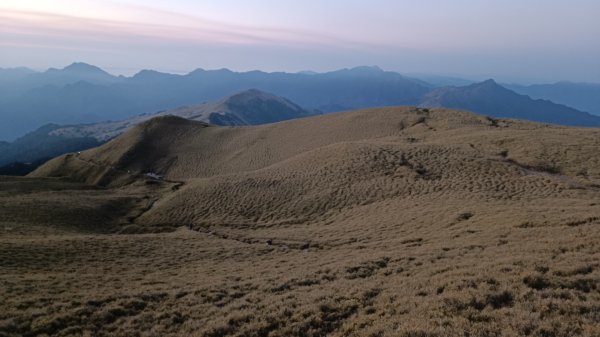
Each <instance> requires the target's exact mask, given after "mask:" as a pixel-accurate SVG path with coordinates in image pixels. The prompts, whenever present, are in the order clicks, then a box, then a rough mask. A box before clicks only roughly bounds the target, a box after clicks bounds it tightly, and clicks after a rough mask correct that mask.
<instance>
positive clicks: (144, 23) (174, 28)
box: [0, 0, 375, 48]
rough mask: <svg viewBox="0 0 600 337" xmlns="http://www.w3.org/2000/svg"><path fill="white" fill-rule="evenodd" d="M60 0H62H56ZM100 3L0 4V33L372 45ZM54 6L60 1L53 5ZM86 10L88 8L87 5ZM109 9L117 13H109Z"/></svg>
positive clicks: (98, 38)
mask: <svg viewBox="0 0 600 337" xmlns="http://www.w3.org/2000/svg"><path fill="white" fill-rule="evenodd" d="M61 2H62V3H63V4H66V3H68V1H64V0H63V1H61ZM101 3H104V4H105V6H104V7H103V10H101V11H98V13H97V14H94V13H89V12H82V13H80V14H78V15H75V14H74V13H72V12H69V11H64V12H65V13H62V12H61V10H55V11H52V12H50V11H39V10H34V9H27V8H12V9H11V8H2V7H1V6H0V33H1V34H3V35H4V36H7V35H8V36H12V37H14V38H19V37H22V36H26V37H35V36H37V37H38V38H39V39H40V43H43V41H44V39H46V38H62V39H68V40H71V41H74V40H77V39H84V40H88V41H90V40H92V41H98V42H103V41H105V42H110V43H114V42H119V41H120V42H127V43H132V44H136V43H140V42H141V43H148V42H149V41H157V42H161V43H177V42H182V43H211V44H256V45H260V44H270V45H285V46H303V47H306V46H314V47H336V48H364V47H375V46H373V45H372V44H369V43H364V42H359V41H348V40H345V39H342V38H337V37H332V36H326V35H324V34H318V33H314V32H308V31H295V30H290V29H279V28H272V27H260V26H243V25H236V24H231V23H227V22H219V21H215V20H210V19H206V18H201V17H197V16H194V15H187V14H181V13H175V12H169V11H164V10H159V9H152V8H145V7H140V6H132V5H122V4H118V5H117V4H112V3H110V2H101ZM59 9H60V7H59ZM90 11H91V9H90ZM111 11H115V13H120V14H119V15H115V16H116V17H118V19H113V18H110V16H111V15H110V13H111Z"/></svg>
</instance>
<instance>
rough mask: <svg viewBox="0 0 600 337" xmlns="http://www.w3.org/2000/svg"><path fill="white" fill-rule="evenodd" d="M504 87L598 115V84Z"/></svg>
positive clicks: (599, 103)
mask: <svg viewBox="0 0 600 337" xmlns="http://www.w3.org/2000/svg"><path fill="white" fill-rule="evenodd" d="M505 87H507V88H508V89H510V90H514V91H516V92H518V93H520V94H523V95H528V96H530V97H532V98H541V99H547V100H550V101H552V102H555V103H559V104H564V105H568V106H571V107H573V108H575V109H577V110H581V111H585V112H589V113H591V114H594V115H600V84H598V83H572V82H558V83H554V84H535V85H529V86H522V85H516V84H509V85H505Z"/></svg>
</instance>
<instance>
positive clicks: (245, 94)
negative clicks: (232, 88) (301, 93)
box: [221, 88, 284, 104]
mask: <svg viewBox="0 0 600 337" xmlns="http://www.w3.org/2000/svg"><path fill="white" fill-rule="evenodd" d="M255 99H259V100H263V101H266V100H272V101H283V100H284V99H283V98H282V97H279V96H276V95H273V94H271V93H268V92H264V91H261V90H258V89H254V88H253V89H248V90H244V91H241V92H238V93H235V94H233V95H231V96H228V97H226V98H224V99H223V100H222V101H221V102H222V103H225V104H228V103H234V104H240V103H245V102H248V101H250V100H255Z"/></svg>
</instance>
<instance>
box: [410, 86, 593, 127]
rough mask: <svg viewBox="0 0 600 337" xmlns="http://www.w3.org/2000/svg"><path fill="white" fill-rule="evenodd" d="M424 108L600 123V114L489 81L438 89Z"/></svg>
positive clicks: (553, 121) (423, 102)
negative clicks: (534, 96) (522, 92)
mask: <svg viewBox="0 0 600 337" xmlns="http://www.w3.org/2000/svg"><path fill="white" fill-rule="evenodd" d="M420 106H422V107H447V108H455V109H463V110H468V111H472V112H476V113H480V114H484V115H488V116H492V117H502V118H514V119H524V120H530V121H536V122H542V123H551V124H561V125H570V126H600V117H598V116H593V115H591V114H588V113H586V112H581V111H578V110H576V109H573V108H570V107H567V106H564V105H560V104H555V103H552V102H550V101H547V100H534V99H532V98H530V97H529V96H526V95H520V94H517V93H515V92H514V91H511V90H509V89H506V88H505V87H503V86H501V85H499V84H498V83H496V82H495V81H494V80H491V79H490V80H487V81H484V82H481V83H475V84H471V85H468V86H464V87H443V88H438V89H435V90H433V91H431V92H430V93H428V94H426V95H425V96H423V98H422V100H421V103H420Z"/></svg>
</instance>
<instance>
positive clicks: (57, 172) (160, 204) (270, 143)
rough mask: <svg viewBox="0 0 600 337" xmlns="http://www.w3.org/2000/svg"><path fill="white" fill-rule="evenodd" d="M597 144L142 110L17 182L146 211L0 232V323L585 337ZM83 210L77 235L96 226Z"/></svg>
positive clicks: (6, 328)
mask: <svg viewBox="0 0 600 337" xmlns="http://www.w3.org/2000/svg"><path fill="white" fill-rule="evenodd" d="M599 146H600V130H598V129H576V128H567V127H557V126H548V125H541V124H535V123H526V122H517V121H511V120H498V119H491V118H486V117H481V116H477V115H474V114H470V113H466V112H460V111H454V110H446V109H434V110H431V111H430V110H427V109H416V108H383V109H370V110H362V111H355V112H350V113H343V114H333V115H326V116H318V117H311V118H306V119H300V120H293V121H287V122H282V123H276V124H269V125H263V126H255V127H240V128H231V127H214V126H209V125H207V124H204V123H200V122H193V121H189V120H184V119H181V118H177V117H161V118H157V119H153V120H150V121H148V122H145V123H143V124H140V125H138V126H136V127H135V128H133V129H131V130H130V131H128V132H127V133H125V134H124V135H122V136H120V137H118V138H117V139H115V140H113V141H111V142H109V143H107V144H105V145H103V146H101V147H99V148H96V149H92V150H89V151H85V152H83V153H81V154H80V155H68V156H63V157H59V158H57V159H54V160H52V161H50V162H48V163H46V164H45V165H43V166H42V167H40V168H39V169H38V170H36V171H35V172H33V173H32V174H31V175H30V177H28V178H23V179H25V180H24V181H29V180H28V179H34V180H33V181H38V182H49V181H51V182H53V183H56V182H57V180H56V179H58V177H62V179H67V178H68V179H71V181H75V182H70V183H69V184H72V185H69V186H77V188H81V189H82V190H81V191H78V190H77V189H76V188H70V189H69V190H68V191H66V190H64V188H63V187H61V186H62V185H60V184H58V185H57V186H54V187H49V191H48V192H44V193H48V195H52V200H54V202H55V203H58V204H54V207H55V208H58V207H64V208H65V209H69V208H71V207H73V208H82V206H83V205H86V202H87V201H86V200H88V199H86V198H85V197H81V202H80V201H78V200H79V199H80V197H79V196H88V197H87V198H89V195H90V193H92V194H93V193H101V195H102V198H106V199H111V198H119V197H123V196H124V195H129V196H134V198H136V199H135V200H138V202H140V203H139V204H136V205H137V206H135V207H129V206H127V204H126V203H118V205H119V206H120V207H122V208H123V209H125V210H130V212H133V213H135V214H133V213H130V214H125V213H127V212H123V214H119V213H118V212H108V214H113V215H114V217H113V218H112V220H111V221H112V223H114V227H113V229H112V232H115V231H117V232H120V233H121V234H120V235H105V234H94V233H90V232H89V231H81V232H78V231H77V230H70V231H69V232H68V233H65V232H64V230H62V228H63V227H61V226H62V225H61V224H62V223H63V222H65V221H66V220H62V219H61V218H58V217H57V219H56V221H51V220H49V221H47V222H46V223H44V224H43V226H42V227H43V228H46V229H47V232H46V233H45V235H43V236H42V235H35V234H27V233H26V232H22V231H16V232H15V230H14V229H11V230H9V229H6V228H7V226H6V225H4V231H3V232H1V234H0V235H2V236H1V237H0V256H1V257H2V258H1V259H0V261H2V262H0V263H1V265H0V268H1V269H2V271H3V273H0V275H1V276H0V282H2V283H3V284H4V285H6V286H5V287H4V288H3V290H2V292H1V293H0V296H1V298H2V299H3V301H0V303H2V304H0V312H3V313H4V314H2V315H1V316H0V332H3V333H4V334H6V335H9V336H13V335H14V336H16V335H24V334H28V333H29V334H31V335H35V334H44V333H45V334H57V335H78V334H84V335H85V334H87V335H97V336H129V335H132V334H134V335H140V336H154V335H161V336H177V335H192V336H324V335H331V336H407V337H408V336H429V337H432V336H464V335H465V334H468V335H469V336H502V335H511V336H513V335H514V336H540V337H541V336H596V335H598V334H599V333H600V329H599V327H598V307H599V306H600V292H599V289H600V288H599V286H600V285H599V281H600V264H599V263H598V261H599V258H600V246H598V244H597V243H598V240H599V239H600V230H599V229H600V226H599V225H600V216H599V214H600V203H599V202H598V200H600V159H598V157H597V156H596V155H595V153H596V152H597V149H598V148H599ZM146 172H153V173H157V174H159V175H162V176H163V180H161V181H155V180H152V179H150V178H147V177H146V178H144V173H146ZM82 183H88V184H96V185H94V187H87V188H89V189H91V190H87V189H86V188H84V186H90V185H83V184H82ZM36 184H37V183H36ZM19 186H21V185H19ZM61 189H62V190H61ZM98 191H100V192H98ZM58 196H61V198H63V199H60V198H57V197H58ZM65 196H67V197H65ZM31 197H34V198H39V200H43V198H45V197H44V196H43V195H42V194H40V193H37V192H36V193H33V194H31V193H29V192H27V191H18V192H15V194H13V195H12V196H8V197H6V198H7V199H6V200H10V201H11V202H12V203H13V204H12V205H8V206H5V208H4V210H3V214H11V212H12V214H17V215H18V214H22V212H23V209H20V208H18V207H19V206H18V205H19V204H20V200H24V201H23V202H28V201H27V200H30V199H29V198H31ZM46 197H47V196H46ZM61 200H62V201H61ZM143 200H151V202H150V203H147V204H145V206H142V201H143ZM36 202H37V203H39V201H36ZM61 202H62V206H60V203H61ZM136 207H137V208H136ZM28 209H30V210H31V209H33V211H30V212H31V213H32V214H35V212H36V211H35V208H28ZM89 209H91V211H90V213H86V215H85V216H81V217H77V219H78V220H77V219H76V220H69V221H71V224H72V225H71V227H70V228H78V226H83V228H89V227H85V226H86V224H87V223H90V224H91V227H92V228H93V227H98V226H99V225H97V224H96V222H94V221H95V220H94V219H96V216H97V215H98V214H107V212H106V211H105V209H102V208H101V207H98V208H97V213H94V212H93V207H90V208H89ZM136 209H137V211H136ZM132 214H133V215H132ZM17 215H14V217H15V219H17ZM16 222H18V221H16ZM107 222H108V221H107ZM21 226H22V227H23V228H27V226H28V225H27V223H25V224H21ZM190 227H191V229H190ZM0 228H2V227H0ZM53 228H56V230H55V231H54V232H53V231H52V229H53ZM165 230H170V232H169V233H151V232H157V231H161V232H162V231H165ZM127 233H146V234H127ZM269 240H270V241H269ZM267 242H270V243H271V244H270V245H269V244H267ZM32 289H33V290H32Z"/></svg>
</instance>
